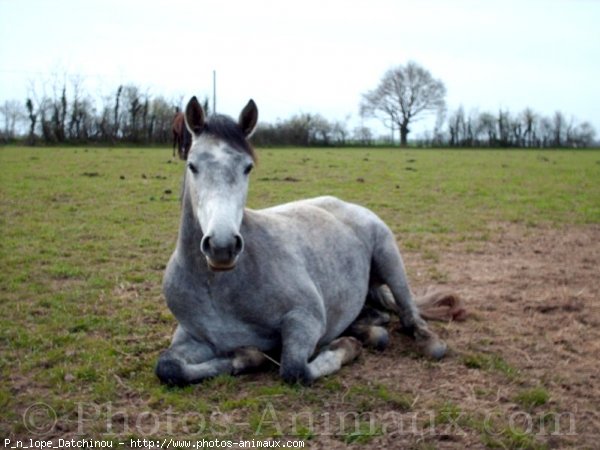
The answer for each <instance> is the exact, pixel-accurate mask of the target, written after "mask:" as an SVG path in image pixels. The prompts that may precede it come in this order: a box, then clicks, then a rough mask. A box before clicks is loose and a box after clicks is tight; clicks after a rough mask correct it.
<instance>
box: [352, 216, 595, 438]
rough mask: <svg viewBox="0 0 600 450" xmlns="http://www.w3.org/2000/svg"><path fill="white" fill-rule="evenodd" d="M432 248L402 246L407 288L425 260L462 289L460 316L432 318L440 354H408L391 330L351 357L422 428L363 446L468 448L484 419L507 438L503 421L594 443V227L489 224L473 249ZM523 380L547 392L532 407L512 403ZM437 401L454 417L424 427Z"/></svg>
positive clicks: (417, 285)
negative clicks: (393, 389) (381, 346)
mask: <svg viewBox="0 0 600 450" xmlns="http://www.w3.org/2000/svg"><path fill="white" fill-rule="evenodd" d="M435 251H436V252H437V253H438V255H439V257H438V258H437V259H436V261H435V262H432V260H431V258H429V259H424V258H422V256H421V253H418V252H412V253H411V252H403V256H404V259H405V264H406V266H407V268H408V270H409V272H410V273H411V275H412V277H411V278H412V285H413V289H414V290H415V291H416V292H417V293H418V292H423V291H425V289H426V288H427V286H428V285H429V284H430V283H429V280H428V274H430V273H431V266H432V265H434V266H435V271H436V273H442V274H444V279H445V280H447V281H445V283H444V284H445V285H446V286H448V287H451V288H453V289H456V290H457V291H458V293H459V294H460V295H461V297H462V298H463V300H464V302H465V306H466V309H467V311H468V314H469V317H468V318H467V320H466V321H464V322H454V323H448V324H441V323H435V324H433V325H432V326H433V327H434V329H436V331H437V332H439V333H440V335H442V336H443V337H444V338H445V339H446V341H447V342H448V344H449V346H450V348H451V353H450V355H449V357H447V358H446V359H445V360H444V361H442V362H441V363H430V362H427V361H424V360H422V359H418V358H414V357H413V356H412V355H411V353H410V352H408V353H407V351H406V348H407V347H405V346H406V345H407V342H406V341H405V340H404V339H403V338H402V337H401V336H400V335H399V334H397V333H392V335H393V336H392V342H391V346H390V348H388V349H387V350H386V351H385V352H383V353H381V354H376V353H374V352H371V353H369V354H367V356H366V357H364V358H363V360H362V361H360V362H359V364H358V365H354V368H353V370H360V371H361V373H360V374H356V377H358V378H362V381H363V382H364V383H369V382H372V380H373V379H378V380H383V381H385V382H386V384H388V385H392V386H397V389H398V391H400V392H405V393H406V392H407V393H410V394H412V396H413V398H414V399H415V400H414V405H413V408H412V409H411V412H412V413H413V414H421V415H422V416H423V417H422V419H423V423H424V424H425V425H423V426H422V427H421V428H420V431H426V432H424V433H423V432H421V433H410V432H409V433H406V432H404V433H402V432H399V433H396V434H395V435H394V434H391V435H390V434H387V435H384V436H381V437H380V438H377V439H374V440H372V441H371V442H370V443H369V444H370V445H373V444H376V445H386V446H389V445H392V444H394V445H398V446H407V447H409V448H410V447H413V446H415V445H417V446H418V445H432V446H433V447H435V448H479V447H483V446H484V443H485V442H486V441H485V440H484V439H482V437H481V433H480V431H481V427H482V426H483V427H484V429H485V430H487V431H489V432H490V433H488V435H489V436H490V437H491V439H495V438H497V440H500V441H503V442H504V443H505V445H506V443H507V442H511V441H510V439H511V437H510V436H508V434H507V433H508V432H507V428H510V427H511V426H512V428H513V429H514V430H519V429H520V430H529V431H530V435H531V437H532V439H533V441H531V442H533V443H541V444H543V445H546V446H548V447H549V448H595V447H596V446H597V444H598V443H597V439H598V436H600V412H599V411H600V379H599V375H598V374H599V372H600V370H599V367H600V300H599V298H598V292H599V291H600V226H597V225H590V226H577V227H575V226H572V227H564V228H561V229H550V228H526V227H524V226H518V225H513V224H500V225H497V227H496V229H495V230H494V231H493V232H492V233H491V237H490V238H489V240H487V241H483V242H481V243H480V245H478V246H477V247H473V245H472V243H470V244H452V245H440V247H439V248H437V249H435ZM399 353H400V357H399V356H398V354H399ZM469 358H471V359H469ZM478 358H480V359H478ZM481 358H483V359H481ZM480 361H483V363H482V364H481V367H477V366H478V362H480ZM490 361H491V363H490V364H489V365H487V363H488V362H490ZM534 387H543V388H544V389H545V390H546V391H547V392H548V393H549V399H548V400H547V401H546V402H545V403H544V404H542V405H537V406H536V405H533V406H531V407H526V406H524V405H523V404H522V403H519V400H518V396H519V394H520V393H522V392H523V391H527V390H530V389H531V388H534ZM442 399H443V400H442ZM448 400H449V401H450V402H452V404H454V405H457V406H458V407H459V409H460V413H458V414H461V416H460V418H459V419H458V420H456V421H455V422H453V421H450V424H445V425H443V426H441V427H440V425H436V426H435V427H434V428H431V427H429V426H427V425H428V423H429V422H428V420H427V413H428V412H431V411H434V412H435V414H436V415H439V411H440V410H441V409H443V408H441V406H440V402H445V401H448ZM544 418H546V419H548V420H545V419H544ZM473 419H474V420H473ZM427 431H430V432H429V433H428V432H427ZM490 442H491V441H490ZM513 442H518V440H517V438H515V440H514V441H513ZM531 442H530V443H531ZM514 445H516V444H514Z"/></svg>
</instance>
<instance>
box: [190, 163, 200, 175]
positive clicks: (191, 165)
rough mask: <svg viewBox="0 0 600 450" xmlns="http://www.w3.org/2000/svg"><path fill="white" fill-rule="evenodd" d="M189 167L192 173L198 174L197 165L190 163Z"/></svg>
mask: <svg viewBox="0 0 600 450" xmlns="http://www.w3.org/2000/svg"><path fill="white" fill-rule="evenodd" d="M187 166H188V169H190V171H191V172H192V173H198V168H197V167H196V166H195V165H193V164H192V163H188V165H187Z"/></svg>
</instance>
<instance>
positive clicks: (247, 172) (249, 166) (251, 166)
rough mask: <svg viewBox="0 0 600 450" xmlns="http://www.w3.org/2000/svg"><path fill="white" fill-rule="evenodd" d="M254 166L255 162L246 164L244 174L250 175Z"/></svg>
mask: <svg viewBox="0 0 600 450" xmlns="http://www.w3.org/2000/svg"><path fill="white" fill-rule="evenodd" d="M253 168H254V164H252V163H250V164H248V165H247V166H246V168H245V169H244V175H248V174H249V173H250V172H251V171H252V169H253Z"/></svg>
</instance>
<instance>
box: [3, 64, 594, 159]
mask: <svg viewBox="0 0 600 450" xmlns="http://www.w3.org/2000/svg"><path fill="white" fill-rule="evenodd" d="M444 96H445V88H444V86H443V84H442V82H441V81H440V80H436V79H434V78H433V77H432V76H431V75H430V74H429V73H428V72H427V71H426V70H425V69H423V68H422V67H420V66H418V65H417V64H416V63H413V62H409V63H408V64H406V65H405V66H398V67H397V68H394V69H390V70H389V71H388V72H386V74H385V75H384V77H383V78H382V81H381V83H380V85H379V86H378V87H377V88H376V89H374V90H372V91H369V92H367V93H366V94H364V96H363V99H362V102H361V104H360V111H361V115H362V116H363V117H377V118H379V119H381V120H382V123H383V124H384V125H385V126H386V127H388V128H390V129H391V130H392V136H393V133H394V130H397V131H398V132H399V137H400V138H401V139H400V144H401V145H406V143H407V135H408V133H409V131H410V130H409V125H410V123H412V121H413V120H415V118H416V117H418V116H420V115H423V114H427V113H428V112H429V113H436V114H437V119H436V121H435V125H434V127H433V129H432V130H431V131H428V132H426V133H424V134H422V135H421V137H420V138H418V139H416V140H415V141H414V142H415V143H416V144H417V145H422V146H449V147H526V148H538V147H590V146H593V145H595V141H594V140H595V137H596V132H595V130H594V127H593V126H592V125H591V124H590V123H589V122H585V121H584V122H579V121H577V120H575V119H574V118H567V117H566V116H565V115H564V114H563V113H561V112H559V111H557V112H556V113H554V114H553V115H552V116H544V115H542V114H539V113H537V112H535V111H534V110H532V109H531V108H526V109H525V110H523V111H522V112H520V113H516V114H515V113H511V112H510V111H507V110H499V111H497V112H478V111H471V112H469V113H465V110H464V108H463V107H462V106H461V107H459V108H457V109H456V110H454V111H451V112H450V113H448V112H447V111H446V109H445V102H444ZM181 101H182V99H181V98H180V99H177V100H173V99H166V98H165V97H163V96H160V95H159V96H152V95H150V94H149V92H148V91H147V90H143V89H142V88H140V87H139V86H136V85H134V84H127V85H122V86H118V87H117V88H116V89H115V90H114V91H113V92H112V93H110V94H108V95H104V96H102V97H95V98H94V97H92V96H90V95H89V94H88V93H87V92H85V91H84V89H83V86H82V81H81V79H80V78H78V77H73V78H71V79H70V83H67V82H63V83H56V82H55V83H54V86H53V88H52V89H51V93H50V94H47V93H45V91H44V94H41V95H40V94H38V93H36V89H33V88H31V89H30V95H29V96H28V98H27V99H26V100H25V102H23V103H21V102H19V101H16V100H8V101H5V102H4V103H3V104H0V142H10V141H15V140H21V141H24V142H26V143H28V144H30V145H34V144H37V143H40V144H63V143H74V144H83V143H92V142H94V143H99V144H110V145H113V144H116V143H120V142H122V143H128V144H140V145H154V144H156V145H163V144H169V143H170V142H171V139H172V132H171V127H172V123H173V117H174V114H175V112H176V108H177V106H178V105H180V104H181ZM208 103H209V102H208V99H206V100H205V104H206V105H208ZM348 121H349V115H348V116H347V117H346V118H345V119H344V120H328V119H326V118H325V117H323V116H322V115H321V114H310V113H302V114H296V115H293V116H292V117H290V118H287V119H283V120H278V121H277V122H275V123H265V122H263V123H261V124H260V125H259V128H258V130H257V131H256V133H255V135H254V137H253V141H254V143H255V145H257V146H349V145H356V146H370V145H390V144H392V145H393V144H394V140H393V137H392V138H391V139H390V138H389V137H388V136H379V137H377V136H375V135H374V133H373V131H372V130H371V129H370V128H368V127H366V126H363V125H361V126H358V127H355V128H353V129H349V126H348Z"/></svg>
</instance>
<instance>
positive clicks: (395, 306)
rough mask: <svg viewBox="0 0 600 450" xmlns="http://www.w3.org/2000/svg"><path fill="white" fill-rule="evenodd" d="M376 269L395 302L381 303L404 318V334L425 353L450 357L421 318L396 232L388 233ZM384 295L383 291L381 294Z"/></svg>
mask: <svg viewBox="0 0 600 450" xmlns="http://www.w3.org/2000/svg"><path fill="white" fill-rule="evenodd" d="M373 259H374V269H375V271H376V273H377V275H378V278H380V280H381V281H382V282H383V283H384V284H387V286H388V287H389V289H390V291H391V293H392V297H393V298H391V299H390V298H385V296H383V297H382V298H381V299H379V300H380V301H381V302H382V306H384V307H387V308H390V309H392V310H394V311H395V312H396V313H397V314H398V316H399V317H400V321H401V323H402V327H403V328H404V331H405V332H406V333H407V334H409V335H412V336H413V337H414V338H415V341H416V343H417V345H418V346H419V348H420V349H421V351H422V352H423V353H424V354H426V355H428V356H430V357H432V358H434V359H440V358H442V357H443V356H444V355H445V354H446V350H447V347H446V344H445V343H444V342H443V341H442V340H441V339H440V338H439V337H438V336H437V335H436V334H435V333H434V332H433V331H431V330H430V329H429V327H428V326H427V323H426V322H425V321H424V320H423V318H421V315H420V314H419V310H418V308H417V305H416V303H415V301H414V299H413V295H412V292H411V290H410V287H409V285H408V278H407V276H406V270H405V269H404V263H403V261H402V257H401V256H400V252H399V251H398V247H397V245H396V240H395V238H394V235H393V234H392V232H391V231H390V232H387V233H386V234H385V236H384V237H383V239H382V241H381V242H380V243H379V246H378V247H377V248H376V250H375V252H374V258H373ZM379 293H380V294H383V291H380V292H379Z"/></svg>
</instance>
